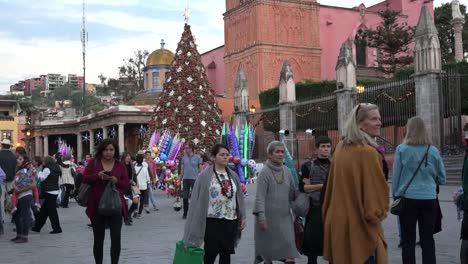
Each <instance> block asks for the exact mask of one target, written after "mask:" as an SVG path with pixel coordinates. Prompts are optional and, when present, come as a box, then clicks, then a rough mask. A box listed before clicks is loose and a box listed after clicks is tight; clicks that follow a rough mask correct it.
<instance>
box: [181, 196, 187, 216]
mask: <svg viewBox="0 0 468 264" xmlns="http://www.w3.org/2000/svg"><path fill="white" fill-rule="evenodd" d="M183 203H184V215H183V216H182V218H183V219H187V212H188V209H189V201H188V199H185V198H184V200H183Z"/></svg>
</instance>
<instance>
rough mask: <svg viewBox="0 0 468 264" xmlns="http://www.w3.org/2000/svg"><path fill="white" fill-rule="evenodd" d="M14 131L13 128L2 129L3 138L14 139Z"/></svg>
mask: <svg viewBox="0 0 468 264" xmlns="http://www.w3.org/2000/svg"><path fill="white" fill-rule="evenodd" d="M12 132H13V131H12V130H2V140H4V139H8V140H10V141H12V138H11V134H12Z"/></svg>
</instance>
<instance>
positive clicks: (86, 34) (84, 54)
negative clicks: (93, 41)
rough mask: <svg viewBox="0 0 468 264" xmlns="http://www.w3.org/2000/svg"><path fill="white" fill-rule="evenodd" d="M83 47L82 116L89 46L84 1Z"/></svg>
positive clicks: (84, 102) (83, 112)
mask: <svg viewBox="0 0 468 264" xmlns="http://www.w3.org/2000/svg"><path fill="white" fill-rule="evenodd" d="M81 45H82V48H83V94H82V97H81V114H82V115H83V116H84V115H85V111H86V46H87V45H88V32H86V14H85V0H83V25H82V28H81Z"/></svg>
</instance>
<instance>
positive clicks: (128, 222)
mask: <svg viewBox="0 0 468 264" xmlns="http://www.w3.org/2000/svg"><path fill="white" fill-rule="evenodd" d="M124 224H125V225H126V226H131V225H132V222H130V221H129V220H125V221H124Z"/></svg>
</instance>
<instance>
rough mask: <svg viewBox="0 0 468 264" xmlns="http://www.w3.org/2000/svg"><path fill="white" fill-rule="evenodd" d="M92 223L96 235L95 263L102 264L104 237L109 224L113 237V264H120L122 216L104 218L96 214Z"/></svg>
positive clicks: (94, 247) (111, 252)
mask: <svg viewBox="0 0 468 264" xmlns="http://www.w3.org/2000/svg"><path fill="white" fill-rule="evenodd" d="M92 223H93V234H94V246H93V254H94V261H95V262H96V264H102V259H103V254H104V253H103V250H104V237H105V235H106V224H108V225H109V228H110V236H111V250H110V254H111V263H112V264H118V263H119V257H120V241H121V231H122V215H115V216H103V215H99V214H97V213H96V215H95V216H94V218H93V220H92Z"/></svg>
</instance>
